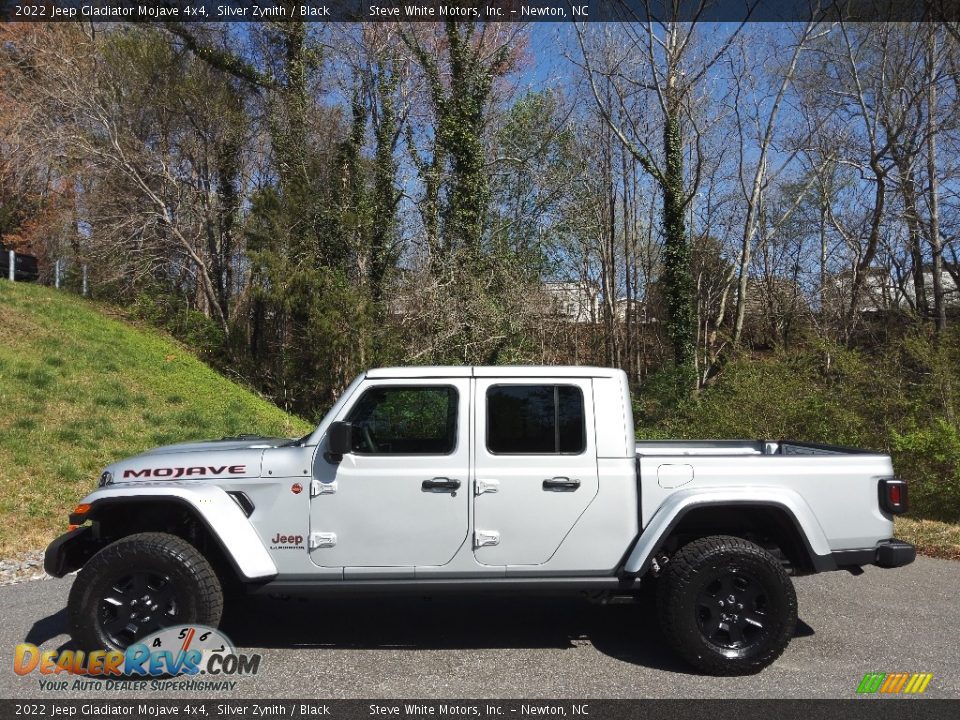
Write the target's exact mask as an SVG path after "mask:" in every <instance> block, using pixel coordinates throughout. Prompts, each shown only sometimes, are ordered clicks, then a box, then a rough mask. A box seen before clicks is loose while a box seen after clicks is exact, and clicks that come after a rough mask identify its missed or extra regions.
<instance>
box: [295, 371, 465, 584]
mask: <svg viewBox="0 0 960 720" xmlns="http://www.w3.org/2000/svg"><path fill="white" fill-rule="evenodd" d="M469 390H470V381H469V379H468V378H463V379H450V380H446V379H444V380H437V381H432V382H428V381H420V380H413V381H411V380H368V381H367V382H365V383H364V386H363V387H362V388H361V389H360V395H359V397H358V399H357V401H356V402H354V403H353V404H352V405H351V406H350V407H349V408H345V409H344V412H343V414H342V417H338V418H336V419H337V420H346V421H348V422H350V423H351V424H352V425H353V452H351V453H347V454H345V455H344V456H343V459H342V460H340V461H339V462H338V463H335V462H334V461H333V459H332V458H324V457H323V453H324V447H323V446H322V445H321V447H320V448H319V450H318V456H317V460H316V462H315V463H314V468H315V469H314V479H315V481H316V482H314V484H313V485H314V486H313V488H312V489H311V492H312V493H315V497H313V499H312V505H311V514H310V556H311V558H312V559H313V562H314V563H316V564H317V565H320V566H322V567H345V568H350V567H356V568H413V567H415V566H436V565H445V564H446V563H448V562H449V561H450V560H451V559H452V558H453V556H454V555H455V554H456V552H457V550H458V549H459V548H460V547H461V546H462V545H463V543H464V542H465V540H466V537H467V529H468V524H469V518H468V513H469V498H470V492H469V490H470V488H469V477H468V472H469V458H470V433H469V425H470V423H469V417H470V416H469V405H470V402H469V399H470V398H469Z"/></svg>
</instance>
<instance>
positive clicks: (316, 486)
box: [310, 480, 337, 497]
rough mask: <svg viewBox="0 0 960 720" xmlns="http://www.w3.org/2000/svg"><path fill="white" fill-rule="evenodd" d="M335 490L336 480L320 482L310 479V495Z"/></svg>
mask: <svg viewBox="0 0 960 720" xmlns="http://www.w3.org/2000/svg"><path fill="white" fill-rule="evenodd" d="M336 491H337V481H336V480H334V481H333V482H328V483H322V482H320V481H319V480H311V481H310V497H316V496H317V495H332V494H333V493H335V492H336Z"/></svg>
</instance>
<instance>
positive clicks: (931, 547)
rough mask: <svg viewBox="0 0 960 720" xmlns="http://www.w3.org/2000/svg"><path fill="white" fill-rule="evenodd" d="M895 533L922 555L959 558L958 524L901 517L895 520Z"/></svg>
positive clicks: (959, 538) (959, 534) (959, 529)
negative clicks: (915, 547) (911, 544)
mask: <svg viewBox="0 0 960 720" xmlns="http://www.w3.org/2000/svg"><path fill="white" fill-rule="evenodd" d="M896 535H897V537H898V538H900V539H901V540H906V541H907V542H911V543H913V544H914V545H916V546H917V551H918V552H921V553H923V554H924V555H930V556H931V557H939V558H946V559H948V560H960V525H955V524H951V523H944V522H938V521H936V520H915V519H913V518H908V517H901V518H897V520H896Z"/></svg>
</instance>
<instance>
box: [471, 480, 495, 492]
mask: <svg viewBox="0 0 960 720" xmlns="http://www.w3.org/2000/svg"><path fill="white" fill-rule="evenodd" d="M488 492H500V481H499V480H480V479H479V478H478V479H477V480H476V482H475V483H474V494H475V495H483V494H484V493H488Z"/></svg>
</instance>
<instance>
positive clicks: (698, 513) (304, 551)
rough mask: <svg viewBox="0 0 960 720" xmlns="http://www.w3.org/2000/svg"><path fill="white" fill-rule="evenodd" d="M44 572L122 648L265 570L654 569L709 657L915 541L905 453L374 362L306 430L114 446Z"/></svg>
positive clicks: (446, 577) (524, 379) (754, 663)
mask: <svg viewBox="0 0 960 720" xmlns="http://www.w3.org/2000/svg"><path fill="white" fill-rule="evenodd" d="M99 485H100V487H99V488H98V489H97V490H95V491H94V492H93V493H91V494H90V495H88V496H87V497H85V498H83V500H81V502H80V504H79V505H78V506H77V508H76V510H75V511H74V512H73V514H71V516H70V530H69V532H67V533H66V534H65V535H63V536H61V537H59V538H58V539H56V540H55V541H54V542H53V543H52V544H51V545H50V546H49V548H48V549H47V554H46V570H47V572H48V573H50V574H51V575H54V576H57V577H61V576H63V575H66V574H67V573H70V572H73V571H76V570H78V569H79V570H80V572H79V574H78V576H77V578H76V580H75V581H74V583H73V587H72V589H71V592H70V598H69V603H68V605H69V607H68V615H69V626H70V631H71V634H72V636H73V638H74V640H75V641H76V642H77V643H78V644H79V645H80V646H81V647H84V648H111V649H120V648H124V647H126V646H128V645H129V644H130V643H132V642H134V641H135V640H137V639H139V638H142V637H144V636H145V635H147V634H149V633H152V632H156V631H157V630H158V629H160V628H163V627H167V626H170V625H173V624H180V623H185V622H196V623H203V624H206V625H212V626H215V625H216V624H217V623H218V622H219V620H220V615H221V611H222V607H223V597H224V589H225V588H229V589H230V590H231V591H234V592H236V591H238V590H241V591H243V590H245V591H247V592H280V593H285V594H294V593H337V592H375V593H383V594H392V593H396V592H401V591H415V592H419V593H427V594H430V593H435V592H441V591H460V592H470V593H473V592H478V591H506V592H516V593H524V592H539V591H550V592H555V591H556V592H561V591H562V592H567V591H574V592H578V593H585V594H589V595H590V596H591V597H612V596H631V595H634V594H635V593H637V591H638V588H639V586H640V583H641V582H643V583H653V584H655V585H656V593H657V604H658V607H659V612H660V617H661V623H662V627H663V630H664V633H665V635H666V637H667V638H668V639H669V642H670V643H671V644H672V645H673V646H674V647H675V649H676V650H677V651H678V653H679V654H680V655H681V656H682V657H684V658H685V659H686V660H687V661H688V662H690V663H691V664H692V665H693V666H694V667H696V668H698V669H699V670H701V671H703V672H708V673H714V674H744V673H752V672H757V671H759V670H760V669H762V668H763V667H765V666H767V665H769V664H770V663H771V662H773V661H774V660H775V659H776V658H777V657H778V656H779V655H780V654H781V653H782V652H783V650H784V648H785V647H786V646H787V643H788V642H789V640H790V638H791V636H792V634H793V631H794V626H795V623H796V619H797V599H796V595H795V593H794V589H793V585H792V582H791V580H790V576H791V575H802V574H805V573H813V572H821V571H825V570H837V569H847V570H850V571H851V572H853V573H854V574H856V573H858V572H860V570H861V567H862V566H863V565H869V564H873V565H879V566H881V567H896V566H900V565H905V564H907V563H909V562H911V561H912V560H913V559H914V557H915V551H914V548H913V547H912V546H911V545H909V544H907V543H904V542H900V541H897V540H894V539H892V535H893V516H894V515H895V514H897V513H901V512H903V511H904V510H905V509H906V506H907V487H906V484H905V483H904V481H903V480H901V479H899V478H897V477H896V476H895V475H894V473H893V467H892V464H891V461H890V458H889V457H887V456H885V455H880V454H876V453H871V452H865V451H861V450H850V449H845V448H838V447H830V446H823V445H811V444H806V443H795V442H784V441H763V440H760V441H744V442H741V441H730V442H727V441H690V442H688V441H669V442H640V443H638V442H636V441H635V436H634V428H633V417H632V412H631V403H630V394H629V390H628V386H627V378H626V376H625V375H624V373H623V372H621V371H619V370H611V369H605V368H591V367H410V368H384V369H377V370H370V371H369V372H366V373H364V374H362V375H360V376H359V377H358V378H357V379H356V380H354V382H353V383H352V384H351V385H350V386H349V387H348V388H347V389H346V390H345V391H344V393H343V395H342V397H341V398H340V400H339V401H338V402H337V403H336V405H334V406H333V408H332V409H331V410H330V412H329V413H328V414H327V416H326V417H325V418H324V420H323V422H321V423H320V425H319V427H317V429H316V430H315V431H314V432H312V433H310V434H309V435H307V436H306V437H303V438H300V439H297V440H290V439H271V438H262V437H246V436H245V437H237V438H224V439H223V440H219V441H214V442H198V443H184V444H179V445H171V446H169V447H163V448H158V449H155V450H151V451H149V452H145V453H143V454H141V455H137V456H135V457H132V458H128V459H126V460H122V461H120V462H117V463H115V464H113V465H111V466H109V467H107V468H106V469H105V470H104V472H103V474H102V476H101V477H100V482H99Z"/></svg>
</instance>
